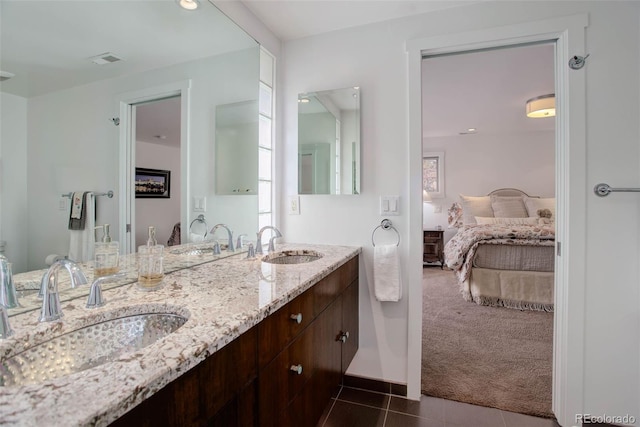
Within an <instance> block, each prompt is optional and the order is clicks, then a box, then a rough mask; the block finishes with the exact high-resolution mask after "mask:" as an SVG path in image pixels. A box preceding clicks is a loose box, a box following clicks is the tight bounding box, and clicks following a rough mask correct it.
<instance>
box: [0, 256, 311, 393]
mask: <svg viewBox="0 0 640 427" xmlns="http://www.w3.org/2000/svg"><path fill="white" fill-rule="evenodd" d="M185 254H186V255H191V253H189V252H186V253H185ZM320 258H322V254H320V253H319V252H316V251H312V250H286V251H280V252H274V253H271V254H268V255H265V256H264V257H263V258H262V259H261V261H262V262H266V263H270V264H288V265H291V264H303V263H308V262H312V261H315V260H318V259H320ZM187 320H188V316H185V315H182V314H178V313H168V312H158V313H155V312H154V313H144V314H135V315H125V316H120V317H115V318H113V319H109V320H104V321H100V322H96V323H93V324H91V325H88V326H84V327H82V328H79V329H76V330H73V331H70V332H67V333H65V334H63V335H59V336H57V337H55V338H52V339H49V340H46V341H44V342H41V343H38V344H36V345H34V346H31V347H28V348H27V349H26V350H23V351H21V352H19V353H17V354H14V355H12V356H10V357H8V358H6V359H3V360H2V363H1V364H0V386H5V387H8V386H20V385H27V384H36V383H40V382H44V381H48V380H53V379H56V378H60V377H63V376H65V375H70V374H73V373H76V372H81V371H84V370H87V369H91V368H93V367H96V366H99V365H102V364H103V363H107V362H111V361H115V360H117V359H118V358H119V357H120V356H122V355H124V354H127V353H131V352H135V351H137V350H140V349H142V348H145V347H147V346H149V345H151V344H153V343H154V342H156V341H158V340H160V339H162V338H164V337H166V336H167V335H169V334H171V333H173V332H175V331H176V330H178V329H179V328H180V327H181V326H183V325H184V324H185V323H186V322H187ZM18 344H19V343H18Z"/></svg>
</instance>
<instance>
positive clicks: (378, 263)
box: [373, 245, 402, 301]
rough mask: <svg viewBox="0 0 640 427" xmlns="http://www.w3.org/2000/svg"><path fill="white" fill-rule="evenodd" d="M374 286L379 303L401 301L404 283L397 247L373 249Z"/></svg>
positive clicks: (377, 247)
mask: <svg viewBox="0 0 640 427" xmlns="http://www.w3.org/2000/svg"><path fill="white" fill-rule="evenodd" d="M373 285H374V288H375V294H376V298H377V299H378V301H400V298H402V281H401V279H400V259H399V257H398V246H397V245H377V246H375V247H374V248H373Z"/></svg>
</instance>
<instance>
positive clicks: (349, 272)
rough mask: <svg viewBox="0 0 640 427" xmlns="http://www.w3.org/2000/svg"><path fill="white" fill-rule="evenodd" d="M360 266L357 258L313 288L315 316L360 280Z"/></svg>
mask: <svg viewBox="0 0 640 427" xmlns="http://www.w3.org/2000/svg"><path fill="white" fill-rule="evenodd" d="M358 265H359V264H358V256H355V257H353V258H351V259H350V260H349V261H347V262H346V263H345V264H344V265H342V266H341V267H340V268H338V269H337V270H336V271H334V272H332V273H331V274H329V275H328V276H327V277H325V278H324V279H322V280H321V281H320V282H318V283H317V284H316V285H315V286H314V287H313V293H314V314H315V315H316V316H317V315H318V314H320V313H321V312H322V310H324V309H325V308H327V306H329V304H331V303H332V302H333V300H335V299H336V298H337V297H338V295H340V294H341V293H342V291H344V289H345V288H346V287H347V286H349V284H350V283H352V282H353V281H354V280H355V279H357V278H358Z"/></svg>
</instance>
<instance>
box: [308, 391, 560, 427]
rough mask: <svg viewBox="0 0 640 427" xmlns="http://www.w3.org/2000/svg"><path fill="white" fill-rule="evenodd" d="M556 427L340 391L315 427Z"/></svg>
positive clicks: (438, 402)
mask: <svg viewBox="0 0 640 427" xmlns="http://www.w3.org/2000/svg"><path fill="white" fill-rule="evenodd" d="M397 426H402V427H466V426H469V427H559V425H558V423H557V422H556V421H555V420H550V419H547V418H536V417H531V416H529V415H523V414H516V413H513V412H506V411H501V410H499V409H494V408H485V407H483V406H476V405H469V404H467V403H460V402H454V401H452V400H444V399H438V398H435V397H429V396H422V398H421V400H420V402H416V401H412V400H407V399H404V398H402V397H398V396H394V395H391V394H385V393H377V392H371V391H367V390H361V389H357V388H351V387H344V386H343V387H342V388H340V389H339V390H338V391H337V392H336V394H335V396H334V397H333V398H332V399H331V401H330V402H329V405H328V406H327V408H326V409H325V411H324V414H323V415H322V418H320V421H319V422H318V425H317V426H316V427H397Z"/></svg>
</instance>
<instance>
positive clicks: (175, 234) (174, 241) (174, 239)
mask: <svg viewBox="0 0 640 427" xmlns="http://www.w3.org/2000/svg"><path fill="white" fill-rule="evenodd" d="M179 244H180V223H179V222H177V223H176V225H174V226H173V231H171V236H169V240H167V246H175V245H179Z"/></svg>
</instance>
